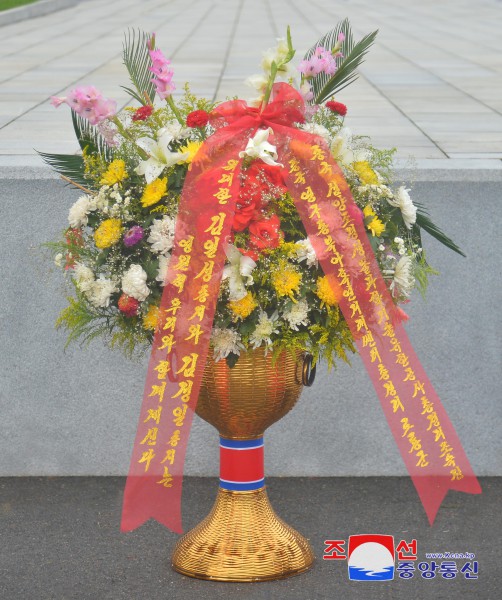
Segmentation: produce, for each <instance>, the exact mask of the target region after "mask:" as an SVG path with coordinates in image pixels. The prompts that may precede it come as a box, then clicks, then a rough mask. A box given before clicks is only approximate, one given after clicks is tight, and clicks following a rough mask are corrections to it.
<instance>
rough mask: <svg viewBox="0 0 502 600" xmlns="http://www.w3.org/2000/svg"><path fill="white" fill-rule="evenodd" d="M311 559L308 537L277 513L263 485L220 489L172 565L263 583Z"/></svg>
mask: <svg viewBox="0 0 502 600" xmlns="http://www.w3.org/2000/svg"><path fill="white" fill-rule="evenodd" d="M313 561H314V554H313V552H312V549H311V547H310V545H309V543H308V541H307V540H306V539H305V538H304V537H303V536H302V535H300V534H299V533H298V532H297V531H295V530H294V529H293V528H292V527H290V526H289V525H286V523H284V521H282V520H281V519H279V518H278V517H277V516H276V514H275V512H274V510H273V508H272V506H271V505H270V502H269V499H268V496H267V492H266V490H265V488H264V487H263V488H260V489H258V490H253V491H247V492H241V491H239V492H234V491H230V490H225V489H222V488H219V490H218V496H217V498H216V502H215V504H214V506H213V509H212V510H211V512H210V513H209V515H208V516H207V517H206V518H205V519H204V520H203V521H202V522H201V523H199V525H197V526H196V527H195V528H194V529H192V530H191V531H189V532H188V533H186V534H185V535H184V536H183V537H182V538H181V539H180V540H179V541H178V543H177V544H176V547H175V549H174V553H173V559H172V564H173V568H174V569H175V570H176V571H178V572H179V573H182V574H183V575H188V576H190V577H196V578H198V579H213V580H216V581H264V580H267V579H282V578H284V577H290V576H291V575H296V574H297V573H302V572H303V571H306V570H307V569H309V568H310V567H311V566H312V563H313Z"/></svg>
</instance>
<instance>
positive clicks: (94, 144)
mask: <svg viewBox="0 0 502 600" xmlns="http://www.w3.org/2000/svg"><path fill="white" fill-rule="evenodd" d="M71 119H72V122H73V129H74V131H75V135H76V136H77V140H78V144H79V146H80V148H81V149H82V152H84V151H85V152H87V153H88V154H91V155H96V154H99V155H100V156H102V157H103V159H104V160H106V161H112V160H113V149H112V148H110V146H108V145H107V144H106V142H105V140H104V138H103V136H102V135H101V134H100V133H99V131H98V129H97V127H95V126H94V125H91V124H90V123H89V121H88V120H87V119H84V118H83V117H81V116H80V115H77V113H76V112H75V111H74V110H72V111H71Z"/></svg>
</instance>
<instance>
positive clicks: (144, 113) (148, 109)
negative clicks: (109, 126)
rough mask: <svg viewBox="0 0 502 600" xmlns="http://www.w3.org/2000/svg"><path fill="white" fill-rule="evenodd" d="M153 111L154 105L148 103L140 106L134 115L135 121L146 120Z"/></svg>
mask: <svg viewBox="0 0 502 600" xmlns="http://www.w3.org/2000/svg"><path fill="white" fill-rule="evenodd" d="M152 113H153V106H151V105H150V104H147V105H146V106H140V108H138V109H137V110H136V111H135V113H134V114H133V116H132V120H133V121H146V120H147V119H148V117H149V116H150V115H151V114H152Z"/></svg>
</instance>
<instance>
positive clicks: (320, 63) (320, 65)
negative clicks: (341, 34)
mask: <svg viewBox="0 0 502 600" xmlns="http://www.w3.org/2000/svg"><path fill="white" fill-rule="evenodd" d="M298 70H299V71H300V73H302V74H303V75H304V76H305V77H306V78H307V79H311V78H312V77H315V76H316V75H319V73H326V75H333V74H334V73H335V71H336V60H335V57H334V56H333V55H332V54H331V52H330V51H329V50H326V48H323V47H322V46H318V47H317V48H316V49H315V50H314V54H312V56H311V57H310V58H309V59H308V60H302V62H301V63H300V64H299V66H298Z"/></svg>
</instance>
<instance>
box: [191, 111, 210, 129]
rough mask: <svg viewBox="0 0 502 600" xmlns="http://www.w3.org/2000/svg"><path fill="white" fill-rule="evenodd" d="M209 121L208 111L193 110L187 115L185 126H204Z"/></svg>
mask: <svg viewBox="0 0 502 600" xmlns="http://www.w3.org/2000/svg"><path fill="white" fill-rule="evenodd" d="M208 122H209V113H207V112H206V111H205V110H194V111H193V112H191V113H190V114H188V115H187V127H204V126H205V125H207V124H208Z"/></svg>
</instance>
